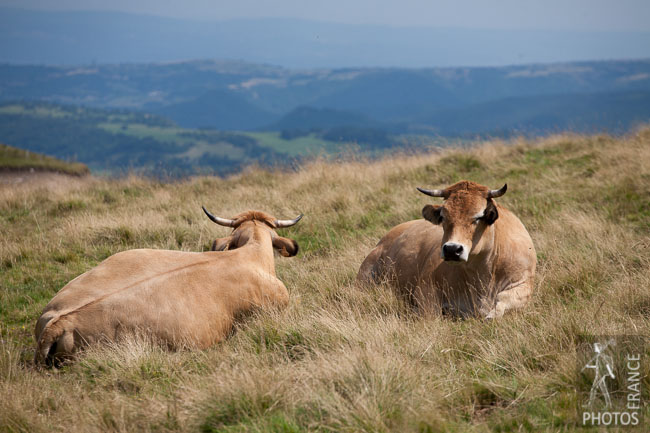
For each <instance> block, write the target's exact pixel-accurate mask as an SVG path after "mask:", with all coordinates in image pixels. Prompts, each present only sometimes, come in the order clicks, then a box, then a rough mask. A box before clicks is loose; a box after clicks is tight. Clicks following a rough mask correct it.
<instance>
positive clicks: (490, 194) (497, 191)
mask: <svg viewBox="0 0 650 433" xmlns="http://www.w3.org/2000/svg"><path fill="white" fill-rule="evenodd" d="M507 190H508V184H507V183H504V184H503V186H502V187H501V189H491V190H490V192H488V198H497V197H501V196H502V195H503V194H505V193H506V191H507Z"/></svg>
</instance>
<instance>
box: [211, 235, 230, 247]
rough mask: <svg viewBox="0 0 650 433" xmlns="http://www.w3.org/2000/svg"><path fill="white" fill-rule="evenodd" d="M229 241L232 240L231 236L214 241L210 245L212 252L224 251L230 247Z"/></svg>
mask: <svg viewBox="0 0 650 433" xmlns="http://www.w3.org/2000/svg"><path fill="white" fill-rule="evenodd" d="M231 240H232V236H227V237H225V238H218V239H215V240H214V242H213V243H212V251H226V250H227V249H228V247H229V246H230V241H231Z"/></svg>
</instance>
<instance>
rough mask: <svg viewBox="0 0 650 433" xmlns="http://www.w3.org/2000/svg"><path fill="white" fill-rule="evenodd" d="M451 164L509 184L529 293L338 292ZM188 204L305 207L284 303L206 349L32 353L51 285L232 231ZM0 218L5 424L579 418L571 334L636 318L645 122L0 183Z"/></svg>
mask: <svg viewBox="0 0 650 433" xmlns="http://www.w3.org/2000/svg"><path fill="white" fill-rule="evenodd" d="M460 179H471V180H474V181H477V182H480V183H482V184H486V185H490V186H491V187H493V188H495V187H499V186H501V185H502V184H503V183H504V182H508V185H509V189H508V193H507V194H506V195H505V196H504V197H503V198H501V199H499V202H500V203H501V204H503V205H505V206H506V207H508V208H510V209H511V210H513V211H514V212H515V213H516V214H517V215H518V216H519V217H520V218H521V220H522V221H523V222H524V224H525V225H526V227H527V228H528V230H529V231H530V233H531V236H532V238H533V241H534V243H535V246H536V249H537V252H538V260H539V263H538V275H537V279H536V285H535V289H536V290H535V293H534V296H533V299H532V301H531V303H530V304H529V306H528V307H527V308H526V309H525V310H523V311H520V312H514V313H510V314H507V315H506V316H505V317H503V318H502V319H499V320H497V321H492V322H486V321H483V320H478V319H469V320H464V321H452V320H449V319H447V318H444V317H437V316H434V317H421V316H418V315H416V314H414V313H413V312H412V311H410V310H409V308H408V307H407V306H406V305H404V304H402V303H401V302H400V301H399V300H398V299H397V298H396V297H395V296H394V295H393V294H392V292H391V291H390V290H389V289H388V288H386V287H375V288H358V287H355V285H354V277H355V275H356V272H357V269H358V267H359V265H360V263H361V261H362V260H363V258H364V256H365V254H367V253H368V252H369V251H370V250H371V249H372V247H373V246H374V245H375V244H376V242H377V241H378V240H379V238H380V237H381V236H382V235H383V234H385V233H386V231H387V230H388V229H389V228H390V227H392V226H393V225H395V224H398V223H400V222H402V221H406V220H409V219H412V218H418V217H419V214H420V210H421V209H422V207H423V206H424V205H425V204H427V203H433V202H436V199H432V198H430V197H425V196H423V195H422V194H419V193H418V192H417V191H416V190H415V187H416V186H425V187H441V186H446V185H449V184H451V183H453V182H455V181H457V180H460ZM202 204H205V205H206V206H207V207H209V208H210V209H211V210H212V211H213V212H215V213H217V214H219V215H222V216H232V215H235V214H237V213H239V212H241V211H243V210H246V209H263V210H266V211H268V212H271V213H273V214H275V215H276V216H278V217H282V218H286V217H293V216H295V215H296V214H298V213H299V212H304V213H305V215H306V216H305V218H304V219H303V221H301V222H300V224H298V225H297V226H295V227H293V228H290V229H286V230H282V234H283V235H285V236H290V237H292V238H294V239H296V240H297V241H298V242H299V244H300V246H301V252H300V253H299V255H298V256H297V257H295V258H292V259H285V258H278V259H277V261H276V264H277V270H278V275H279V277H280V278H281V279H282V280H283V281H284V282H285V283H286V285H287V287H288V288H289V291H290V296H291V302H290V306H289V307H288V308H287V309H285V310H283V311H270V312H269V311H267V312H260V313H259V314H256V315H253V316H252V317H249V318H247V319H246V320H245V321H244V322H241V323H239V324H238V326H237V328H236V330H235V332H234V333H233V335H232V337H231V338H230V339H229V340H228V341H226V342H224V343H223V344H220V345H218V346H217V347H214V348H211V349H209V350H205V351H181V352H174V353H170V352H168V351H166V350H163V349H160V348H158V347H155V346H151V345H150V344H148V343H146V342H142V341H131V342H129V343H128V344H123V345H119V346H115V347H109V348H94V349H92V350H88V351H87V352H86V353H84V354H83V355H82V356H81V357H80V359H79V360H78V361H77V362H76V363H74V364H72V365H69V366H67V367H65V368H63V369H61V370H55V371H51V370H50V371H37V370H35V369H33V367H32V365H31V357H32V353H33V352H32V351H33V346H34V341H33V337H32V332H33V331H32V330H33V326H34V323H35V320H36V319H37V317H38V316H39V314H40V312H41V310H42V308H43V307H44V306H45V304H46V303H47V302H48V301H49V300H50V299H51V297H52V296H53V295H54V294H55V293H56V292H57V291H58V290H59V289H60V288H61V287H62V286H63V285H64V284H65V283H67V282H68V281H69V280H71V279H72V278H74V277H75V276H77V275H78V274H80V273H82V272H84V271H86V270H88V269H90V268H91V267H92V266H94V265H96V264H97V263H99V262H100V261H101V260H103V259H104V258H106V257H108V256H109V255H111V254H113V253H116V252H118V251H122V250H126V249H130V248H140V247H150V248H168V249H180V250H186V251H200V250H204V249H206V248H207V247H208V246H209V245H210V242H211V240H212V239H214V238H215V237H217V236H224V235H225V234H226V233H227V230H226V229H225V228H223V227H217V226H215V225H214V224H213V223H211V222H209V221H208V220H207V218H205V216H204V215H202V212H201V209H200V207H201V205H202ZM0 231H1V232H2V233H3V236H2V237H0V330H1V332H2V337H1V339H0V395H1V396H2V398H0V431H25V432H27V431H29V432H41V431H43V432H44V431H79V432H82V431H83V432H93V431H96V432H104V431H125V432H126V431H136V430H141V431H159V432H166V431H197V430H198V431H202V432H216V431H225V432H244V431H249V432H266V431H275V432H298V431H332V432H334V431H336V432H352V431H368V432H374V431H395V432H443V431H458V432H464V431H474V432H487V431H535V432H536V431H566V430H574V429H575V428H576V427H575V416H576V407H575V405H576V384H577V381H578V380H579V379H578V377H577V375H576V374H575V373H574V372H575V368H576V352H575V349H576V344H577V340H578V338H579V336H580V335H582V334H623V333H629V334H640V335H645V336H646V337H647V335H649V333H650V272H649V269H650V129H645V130H642V131H641V132H639V133H638V134H635V135H631V136H628V137H625V138H622V139H613V138H611V137H608V136H577V135H558V136H554V137H551V138H548V139H545V140H543V141H533V142H531V141H523V140H520V141H513V142H508V143H503V142H486V143H480V144H478V145H477V147H476V148H473V149H470V150H447V151H441V152H432V153H430V154H427V155H418V156H402V157H400V156H396V157H392V158H386V159H383V160H380V161H374V162H365V161H363V160H355V161H352V162H342V163H336V164H334V163H327V162H322V161H317V162H313V163H311V164H308V165H305V166H304V167H302V168H301V169H300V170H299V171H297V172H296V173H286V172H280V171H278V172H268V171H264V170H257V169H256V170H249V171H247V172H245V173H243V174H240V175H237V176H234V177H231V178H228V179H225V180H224V179H219V178H214V177H203V178H196V179H193V180H189V181H185V182H178V183H173V184H162V183H157V182H152V181H148V180H143V179H139V178H129V179H124V180H115V181H106V180H99V179H92V178H90V179H88V180H85V181H80V180H78V179H71V180H70V181H67V182H61V183H59V184H56V185H55V186H49V187H47V188H46V187H42V186H38V185H25V186H22V187H19V188H15V187H14V188H5V187H2V186H0ZM649 350H650V346H647V347H646V353H645V355H646V363H645V366H644V368H645V375H644V379H643V381H644V382H643V387H644V388H643V393H644V396H643V399H644V401H646V402H647V401H648V390H649V389H650V380H649V379H648V377H649V376H648V369H649V368H650V363H648V362H647V356H648V355H650V351H649ZM649 416H650V412H649V410H648V406H645V417H646V422H647V420H648V419H650V418H648V417H649Z"/></svg>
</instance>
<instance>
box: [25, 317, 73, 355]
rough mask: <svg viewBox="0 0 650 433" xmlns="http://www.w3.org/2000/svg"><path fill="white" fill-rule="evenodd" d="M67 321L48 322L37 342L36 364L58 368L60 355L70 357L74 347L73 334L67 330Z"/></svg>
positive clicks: (53, 320)
mask: <svg viewBox="0 0 650 433" xmlns="http://www.w3.org/2000/svg"><path fill="white" fill-rule="evenodd" d="M65 323H66V321H65V320H61V318H58V317H57V318H54V319H52V320H50V321H49V322H47V324H46V325H45V327H44V329H43V330H42V331H41V333H40V336H39V337H38V340H37V346H36V353H35V354H34V364H36V365H46V366H47V367H52V366H56V363H57V362H58V361H60V359H58V358H59V357H60V355H63V356H65V355H68V354H70V352H71V350H72V346H74V341H73V340H74V339H73V333H72V332H71V331H69V330H67V329H66V327H65Z"/></svg>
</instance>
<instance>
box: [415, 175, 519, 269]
mask: <svg viewBox="0 0 650 433" xmlns="http://www.w3.org/2000/svg"><path fill="white" fill-rule="evenodd" d="M506 189H507V185H504V186H503V188H501V189H500V190H490V189H488V188H487V187H485V186H483V185H479V184H477V183H474V182H469V181H461V182H458V183H456V184H454V185H452V186H450V187H448V188H446V189H444V190H423V189H421V188H418V190H419V191H420V192H422V193H424V194H427V195H430V196H433V197H443V198H444V199H445V202H444V203H443V204H442V205H435V206H434V205H426V206H425V207H424V208H423V209H422V216H423V217H424V219H426V220H427V221H429V222H431V223H433V224H437V225H440V226H441V227H442V229H443V231H444V234H443V236H442V246H441V248H440V254H441V256H442V258H443V260H445V261H448V262H467V261H468V260H469V259H470V257H472V256H475V255H477V254H480V253H481V252H483V251H485V250H487V249H489V248H490V247H491V244H492V242H491V241H492V237H491V236H490V234H489V233H490V227H491V226H492V224H494V222H495V221H496V220H497V219H498V218H499V211H498V210H497V206H496V204H495V203H494V201H493V200H492V198H494V197H500V196H502V195H503V194H505V192H506Z"/></svg>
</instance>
